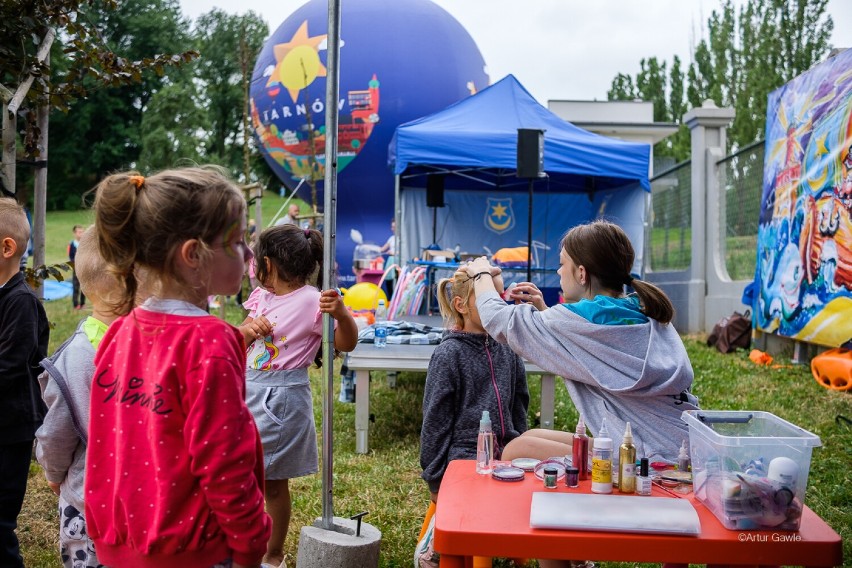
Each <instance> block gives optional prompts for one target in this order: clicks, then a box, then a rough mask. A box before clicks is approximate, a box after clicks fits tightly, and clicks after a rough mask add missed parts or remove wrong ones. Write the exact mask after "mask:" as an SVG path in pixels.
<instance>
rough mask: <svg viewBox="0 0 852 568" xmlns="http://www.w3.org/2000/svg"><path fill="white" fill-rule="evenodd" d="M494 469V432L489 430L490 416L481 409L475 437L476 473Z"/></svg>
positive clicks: (485, 473) (483, 473)
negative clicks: (477, 432) (477, 433)
mask: <svg viewBox="0 0 852 568" xmlns="http://www.w3.org/2000/svg"><path fill="white" fill-rule="evenodd" d="M492 471H494V433H493V432H492V431H491V416H490V414H489V413H488V411H487V410H483V411H482V419H481V420H480V421H479V435H478V436H477V438H476V473H479V474H482V475H488V474H490V473H491V472H492Z"/></svg>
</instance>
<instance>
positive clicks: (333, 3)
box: [322, 0, 340, 530]
mask: <svg viewBox="0 0 852 568" xmlns="http://www.w3.org/2000/svg"><path fill="white" fill-rule="evenodd" d="M327 53H328V62H327V63H326V68H327V69H328V79H327V80H326V87H325V132H326V138H325V180H324V186H323V213H324V215H325V219H324V222H323V273H322V287H323V290H328V289H330V288H333V287H335V286H336V285H337V274H336V273H335V270H334V257H335V244H336V243H335V240H336V233H337V128H338V120H339V116H338V109H337V100H338V99H339V98H340V0H329V2H328V51H327ZM322 361H323V368H322V374H323V378H324V379H325V392H324V393H323V400H322V528H324V529H326V530H333V529H334V508H333V495H334V482H333V480H334V477H333V476H332V471H333V464H332V457H333V456H334V444H333V440H332V435H333V428H332V426H333V424H334V414H333V413H334V324H333V322H332V320H331V316H330V315H329V314H327V313H326V314H323V315H322Z"/></svg>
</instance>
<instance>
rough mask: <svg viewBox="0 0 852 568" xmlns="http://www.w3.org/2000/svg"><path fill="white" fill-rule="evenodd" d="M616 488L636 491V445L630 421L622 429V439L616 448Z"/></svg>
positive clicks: (623, 491) (626, 491) (630, 491)
mask: <svg viewBox="0 0 852 568" xmlns="http://www.w3.org/2000/svg"><path fill="white" fill-rule="evenodd" d="M618 464H619V465H618V490H619V491H621V492H622V493H633V492H634V491H636V446H634V445H633V432H632V431H631V430H630V422H628V423H627V426H626V427H625V429H624V440H623V441H622V442H621V446H620V447H619V448H618Z"/></svg>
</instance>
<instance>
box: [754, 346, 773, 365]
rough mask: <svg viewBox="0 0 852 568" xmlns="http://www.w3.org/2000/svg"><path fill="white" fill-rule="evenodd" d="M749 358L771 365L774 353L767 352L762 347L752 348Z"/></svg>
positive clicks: (759, 363) (760, 363) (758, 362)
mask: <svg viewBox="0 0 852 568" xmlns="http://www.w3.org/2000/svg"><path fill="white" fill-rule="evenodd" d="M748 358H749V359H751V360H752V361H754V362H755V363H757V364H758V365H767V366H768V365H771V364H772V361H774V359H773V358H772V355H770V354H769V353H766V352H765V351H761V350H760V349H752V350H751V353H749V354H748Z"/></svg>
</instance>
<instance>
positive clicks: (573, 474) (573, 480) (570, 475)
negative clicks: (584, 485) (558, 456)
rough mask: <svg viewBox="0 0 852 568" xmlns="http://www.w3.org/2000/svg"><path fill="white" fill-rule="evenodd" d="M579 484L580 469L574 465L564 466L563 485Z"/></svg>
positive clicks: (574, 485) (573, 485) (576, 485)
mask: <svg viewBox="0 0 852 568" xmlns="http://www.w3.org/2000/svg"><path fill="white" fill-rule="evenodd" d="M579 485H580V470H579V469H577V468H576V467H566V468H565V486H566V487H578V486H579Z"/></svg>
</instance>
